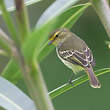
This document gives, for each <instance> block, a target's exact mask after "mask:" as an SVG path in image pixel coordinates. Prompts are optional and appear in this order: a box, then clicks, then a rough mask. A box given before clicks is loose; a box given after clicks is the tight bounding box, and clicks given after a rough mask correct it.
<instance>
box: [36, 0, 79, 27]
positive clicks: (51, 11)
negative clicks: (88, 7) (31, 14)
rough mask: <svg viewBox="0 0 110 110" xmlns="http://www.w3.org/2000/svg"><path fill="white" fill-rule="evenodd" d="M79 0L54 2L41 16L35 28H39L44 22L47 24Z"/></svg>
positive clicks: (58, 0)
mask: <svg viewBox="0 0 110 110" xmlns="http://www.w3.org/2000/svg"><path fill="white" fill-rule="evenodd" d="M79 1H80V0H56V1H55V2H54V3H53V4H52V5H50V7H48V8H47V10H46V11H45V12H44V13H43V14H42V16H41V17H40V19H39V21H38V22H37V25H36V27H37V28H38V27H40V26H42V25H43V24H45V23H46V22H49V21H50V20H52V19H53V18H55V17H56V16H58V15H60V14H61V13H62V12H64V10H65V9H67V8H68V7H70V6H72V5H74V4H75V3H77V2H79Z"/></svg>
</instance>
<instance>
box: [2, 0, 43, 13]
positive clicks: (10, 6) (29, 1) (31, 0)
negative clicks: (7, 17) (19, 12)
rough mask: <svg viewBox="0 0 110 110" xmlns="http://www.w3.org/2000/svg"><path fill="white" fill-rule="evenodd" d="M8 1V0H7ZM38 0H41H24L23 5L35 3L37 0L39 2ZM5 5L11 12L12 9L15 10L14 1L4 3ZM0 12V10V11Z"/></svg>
mask: <svg viewBox="0 0 110 110" xmlns="http://www.w3.org/2000/svg"><path fill="white" fill-rule="evenodd" d="M7 1H8V0H7ZM40 1H42V0H25V3H24V4H25V6H30V5H32V4H35V3H37V2H40ZM12 2H13V1H12ZM6 7H7V10H8V11H9V12H12V11H14V10H15V6H14V2H13V3H11V4H9V3H6ZM0 14H1V12H0Z"/></svg>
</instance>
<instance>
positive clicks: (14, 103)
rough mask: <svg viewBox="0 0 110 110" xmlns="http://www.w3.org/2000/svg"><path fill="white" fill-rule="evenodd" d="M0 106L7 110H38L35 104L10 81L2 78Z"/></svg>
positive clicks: (0, 78) (0, 81)
mask: <svg viewBox="0 0 110 110" xmlns="http://www.w3.org/2000/svg"><path fill="white" fill-rule="evenodd" d="M0 106H2V107H3V108H5V109H7V110H36V108H35V105H34V102H33V101H32V100H31V99H30V98H29V97H28V96H27V95H25V94H24V93H23V92H22V91H21V90H19V89H18V88H17V87H16V86H14V85H13V84H12V83H10V82H9V81H7V80H5V79H4V78H2V77H0Z"/></svg>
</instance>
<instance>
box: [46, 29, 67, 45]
mask: <svg viewBox="0 0 110 110" xmlns="http://www.w3.org/2000/svg"><path fill="white" fill-rule="evenodd" d="M68 32H69V30H68V29H66V28H60V29H56V30H55V31H53V32H52V33H51V35H50V37H49V41H50V42H49V43H48V44H49V45H50V44H54V45H57V44H59V43H60V42H62V40H64V39H65V36H66V35H67V34H68Z"/></svg>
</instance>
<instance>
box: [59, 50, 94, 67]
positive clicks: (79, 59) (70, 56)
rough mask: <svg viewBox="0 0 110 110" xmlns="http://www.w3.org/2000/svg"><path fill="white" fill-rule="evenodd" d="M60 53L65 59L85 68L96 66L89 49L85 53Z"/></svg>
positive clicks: (70, 51) (68, 51) (67, 51)
mask: <svg viewBox="0 0 110 110" xmlns="http://www.w3.org/2000/svg"><path fill="white" fill-rule="evenodd" d="M58 52H59V55H60V57H62V58H63V59H65V60H67V61H70V62H71V63H74V64H79V65H80V66H83V67H88V66H89V64H91V65H92V66H94V64H95V63H94V60H93V55H92V54H91V51H90V49H89V48H86V49H85V50H84V51H83V52H79V51H77V50H59V51H58Z"/></svg>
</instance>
